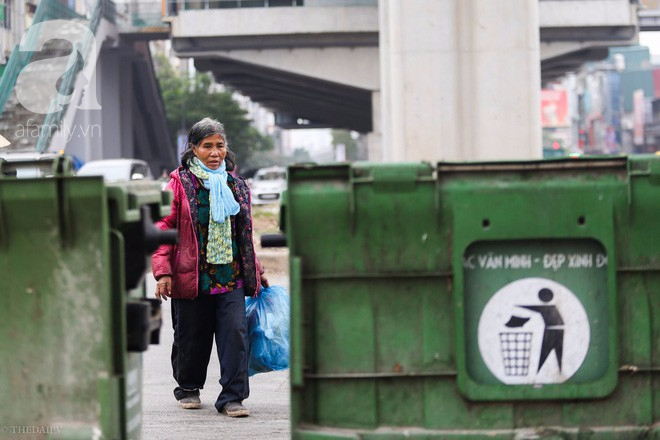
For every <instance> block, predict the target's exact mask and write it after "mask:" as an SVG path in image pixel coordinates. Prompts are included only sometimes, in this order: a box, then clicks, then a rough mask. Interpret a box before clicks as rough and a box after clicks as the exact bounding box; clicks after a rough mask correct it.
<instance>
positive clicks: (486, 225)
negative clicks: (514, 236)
mask: <svg viewBox="0 0 660 440" xmlns="http://www.w3.org/2000/svg"><path fill="white" fill-rule="evenodd" d="M481 226H483V228H484V229H488V228H490V220H488V219H487V218H485V219H483V220H482V221H481Z"/></svg>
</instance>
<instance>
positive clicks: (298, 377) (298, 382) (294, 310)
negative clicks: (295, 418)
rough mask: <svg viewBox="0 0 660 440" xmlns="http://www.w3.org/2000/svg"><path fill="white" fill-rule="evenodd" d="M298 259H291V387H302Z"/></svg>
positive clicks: (300, 281)
mask: <svg viewBox="0 0 660 440" xmlns="http://www.w3.org/2000/svg"><path fill="white" fill-rule="evenodd" d="M301 264H302V262H301V259H300V257H294V258H291V292H290V302H291V306H290V307H291V318H290V320H291V339H290V342H289V344H290V350H291V351H290V354H289V357H290V359H289V366H290V370H291V386H302V385H303V364H304V362H305V358H304V353H303V345H304V344H303V340H302V338H303V334H304V333H303V328H302V327H303V326H302V310H303V308H302V285H301V283H302V269H301Z"/></svg>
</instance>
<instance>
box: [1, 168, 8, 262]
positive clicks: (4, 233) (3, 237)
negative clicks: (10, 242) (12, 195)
mask: <svg viewBox="0 0 660 440" xmlns="http://www.w3.org/2000/svg"><path fill="white" fill-rule="evenodd" d="M0 161H1V159H0ZM1 165H2V163H1V162H0V166H1ZM0 175H1V173H0ZM2 200H3V198H2V188H1V187H0V249H1V248H2V247H3V246H5V245H6V243H7V231H6V229H5V214H4V208H3V206H2Z"/></svg>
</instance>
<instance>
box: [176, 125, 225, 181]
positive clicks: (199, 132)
mask: <svg viewBox="0 0 660 440" xmlns="http://www.w3.org/2000/svg"><path fill="white" fill-rule="evenodd" d="M214 134H219V135H220V136H222V138H223V139H224V140H225V145H227V157H226V158H225V163H226V164H227V170H228V171H233V170H234V168H235V166H236V156H235V155H234V153H233V152H231V151H229V141H228V140H227V135H226V134H225V126H224V125H222V123H221V122H218V121H216V120H215V119H213V118H208V117H206V118H204V119H202V120H201V121H198V122H195V124H194V125H193V126H192V127H191V128H190V131H189V132H188V140H187V144H188V148H187V149H186V151H185V152H184V153H183V155H182V156H181V165H183V167H185V168H188V167H189V163H190V160H191V159H192V158H193V157H195V153H193V150H192V149H193V147H194V146H196V145H198V144H199V143H200V142H202V141H203V140H204V139H205V138H207V137H209V136H212V135H214Z"/></svg>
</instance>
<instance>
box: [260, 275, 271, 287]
mask: <svg viewBox="0 0 660 440" xmlns="http://www.w3.org/2000/svg"><path fill="white" fill-rule="evenodd" d="M261 285H262V286H264V287H268V286H270V283H269V282H268V278H266V276H265V275H264V274H261Z"/></svg>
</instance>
